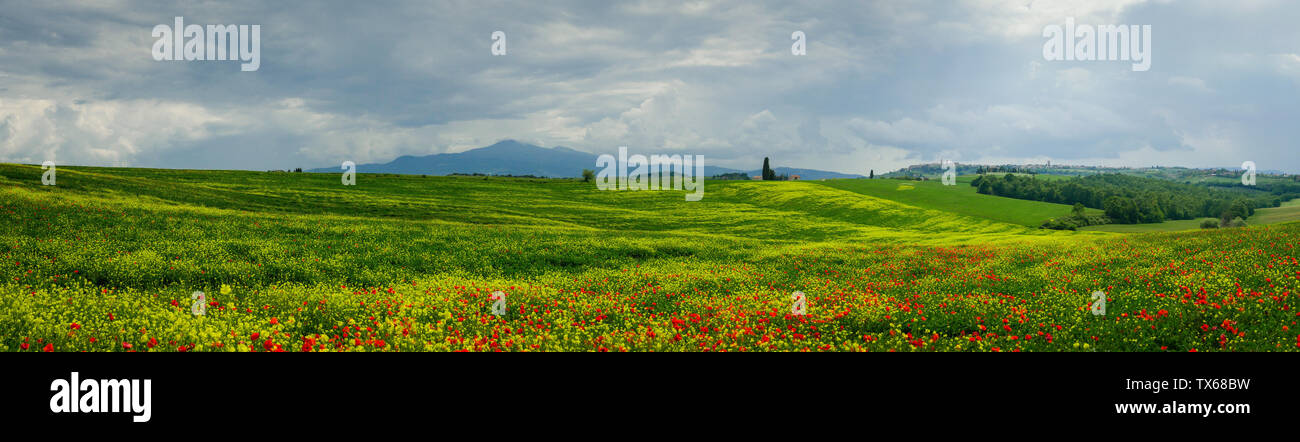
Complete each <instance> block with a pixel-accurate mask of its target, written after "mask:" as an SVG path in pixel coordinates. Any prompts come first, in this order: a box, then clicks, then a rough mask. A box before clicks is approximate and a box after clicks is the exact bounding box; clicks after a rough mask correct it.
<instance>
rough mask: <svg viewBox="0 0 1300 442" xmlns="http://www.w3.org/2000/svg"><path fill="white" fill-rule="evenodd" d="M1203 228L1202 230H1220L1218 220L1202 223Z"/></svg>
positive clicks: (1208, 220)
mask: <svg viewBox="0 0 1300 442" xmlns="http://www.w3.org/2000/svg"><path fill="white" fill-rule="evenodd" d="M1201 228H1202V229H1217V228H1219V220H1217V219H1207V220H1204V221H1201Z"/></svg>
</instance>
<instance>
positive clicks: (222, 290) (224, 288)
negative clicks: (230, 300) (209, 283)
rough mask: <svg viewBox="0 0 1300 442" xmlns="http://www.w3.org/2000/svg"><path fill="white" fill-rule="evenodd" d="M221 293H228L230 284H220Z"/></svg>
mask: <svg viewBox="0 0 1300 442" xmlns="http://www.w3.org/2000/svg"><path fill="white" fill-rule="evenodd" d="M221 294H223V295H229V294H230V286H228V285H225V284H222V285H221Z"/></svg>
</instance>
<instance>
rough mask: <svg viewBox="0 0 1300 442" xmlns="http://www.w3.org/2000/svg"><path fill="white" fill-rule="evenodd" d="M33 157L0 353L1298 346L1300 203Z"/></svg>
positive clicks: (4, 210)
mask: <svg viewBox="0 0 1300 442" xmlns="http://www.w3.org/2000/svg"><path fill="white" fill-rule="evenodd" d="M33 171H35V172H33ZM39 176H40V173H39V168H36V167H31V166H11V165H0V185H2V186H3V187H0V223H2V224H3V225H4V226H5V228H4V229H3V230H2V231H0V232H2V233H0V259H2V261H0V277H3V278H4V282H3V283H2V284H0V290H2V292H0V294H2V295H3V296H0V350H5V351H25V352H40V351H83V350H84V351H225V352H262V351H596V352H601V351H609V352H619V351H976V352H1014V351H1179V352H1186V351H1197V352H1204V351H1297V350H1298V349H1300V332H1297V331H1296V330H1295V327H1296V321H1297V319H1300V317H1298V316H1297V315H1298V313H1297V311H1296V309H1295V306H1294V305H1293V304H1296V303H1297V301H1300V299H1297V297H1296V291H1297V290H1298V289H1300V287H1298V286H1297V284H1300V283H1298V282H1297V278H1298V277H1300V265H1298V263H1297V260H1296V258H1295V257H1294V255H1295V247H1296V243H1297V238H1300V237H1298V236H1297V234H1300V225H1297V224H1281V225H1271V226H1259V227H1250V228H1245V229H1223V230H1212V231H1191V232H1183V233H1153V234H1135V235H1119V234H1105V233H1096V232H1092V233H1076V232H1054V231H1042V230H1039V229H1032V228H1028V227H1025V226H1021V225H1014V224H1007V223H1002V222H998V221H994V220H990V219H985V218H978V217H972V216H963V215H957V214H953V213H947V212H944V211H941V210H934V209H921V208H917V207H913V206H908V205H905V204H901V203H897V202H893V201H888V200H883V199H878V198H874V197H871V196H868V195H863V194H859V193H853V192H848V191H844V190H839V189H835V188H833V187H830V186H824V185H817V184H812V183H800V182H716V183H715V182H710V183H709V184H708V185H709V186H710V187H709V194H708V196H707V197H706V198H705V199H704V200H703V201H700V202H698V203H687V202H684V201H682V198H681V195H680V194H677V193H673V192H640V193H636V192H595V191H594V190H592V189H590V187H591V184H584V183H581V182H577V181H574V180H526V179H500V178H481V177H474V178H471V177H465V178H453V177H428V178H421V177H418V176H416V177H407V176H403V177H397V176H390V177H380V176H373V175H366V174H361V175H358V179H357V181H358V185H357V186H355V187H349V188H344V187H343V186H340V185H339V184H338V183H339V181H338V177H337V175H324V174H322V175H314V174H285V173H257V172H203V171H183V172H182V171H152V170H144V169H132V170H126V169H122V170H114V169H82V168H68V170H67V171H65V170H64V169H62V168H61V169H60V176H59V184H58V186H40V185H39ZM1098 290H1100V291H1103V292H1105V293H1106V298H1107V308H1106V315H1104V316H1098V315H1094V314H1092V313H1091V312H1090V310H1089V303H1090V298H1089V295H1090V294H1091V293H1092V292H1094V291H1098ZM196 291H202V292H204V293H205V298H204V302H205V307H204V308H203V309H202V311H203V314H202V315H196V314H195V313H194V312H195V310H196V309H195V308H194V305H193V302H194V298H192V294H193V293H194V292H196ZM494 291H501V292H503V293H505V294H507V299H508V301H507V302H506V307H505V309H504V314H494V312H493V308H492V304H493V301H492V300H491V299H490V297H491V293H492V292H494ZM794 291H802V292H804V293H806V294H807V297H808V298H807V314H806V315H793V314H791V296H790V294H791V293H792V292H794ZM496 313H502V312H500V311H498V312H496Z"/></svg>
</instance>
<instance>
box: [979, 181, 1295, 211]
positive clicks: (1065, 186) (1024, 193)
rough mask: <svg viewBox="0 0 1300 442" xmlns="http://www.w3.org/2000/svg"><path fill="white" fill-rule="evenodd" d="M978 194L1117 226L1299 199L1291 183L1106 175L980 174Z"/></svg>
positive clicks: (1274, 204)
mask: <svg viewBox="0 0 1300 442" xmlns="http://www.w3.org/2000/svg"><path fill="white" fill-rule="evenodd" d="M971 186H974V187H976V188H977V189H978V191H979V193H982V194H985V195H995V196H1002V197H1008V198H1016V199H1024V200H1033V201H1043V202H1049V203H1058V204H1070V205H1073V204H1076V203H1078V204H1082V205H1083V206H1085V207H1089V208H1093V209H1100V210H1104V211H1105V212H1106V216H1107V217H1109V218H1110V219H1111V221H1112V222H1115V223H1119V224H1139V223H1158V222H1161V221H1164V220H1176V219H1195V218H1204V217H1213V218H1221V219H1228V220H1231V219H1234V218H1236V217H1241V218H1247V217H1249V216H1250V215H1253V214H1254V213H1255V209H1257V208H1264V207H1277V206H1280V205H1281V204H1282V202H1283V201H1287V200H1290V199H1293V198H1297V197H1300V186H1297V185H1293V184H1290V183H1282V184H1272V185H1270V184H1261V185H1259V186H1253V187H1211V186H1205V185H1195V184H1188V183H1179V182H1174V181H1168V180H1161V179H1156V178H1146V177H1140V176H1134V175H1126V174H1118V173H1107V174H1097V175H1088V176H1083V177H1077V178H1071V179H1064V180H1039V179H1034V178H1033V177H1028V176H1018V175H1011V174H1008V175H1003V176H998V175H980V176H979V177H976V178H975V180H973V181H971Z"/></svg>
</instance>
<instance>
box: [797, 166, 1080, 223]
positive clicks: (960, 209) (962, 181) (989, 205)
mask: <svg viewBox="0 0 1300 442" xmlns="http://www.w3.org/2000/svg"><path fill="white" fill-rule="evenodd" d="M974 177H975V176H974V175H963V176H959V177H957V185H955V186H944V185H943V183H941V182H939V181H934V180H931V181H903V180H891V179H884V180H833V181H818V182H817V183H818V184H822V185H825V186H828V187H833V188H836V189H841V190H847V191H850V192H854V193H860V194H863V195H870V196H873V197H876V198H881V199H887V200H890V201H896V202H899V203H903V204H907V205H911V206H915V207H921V208H926V209H930V210H939V211H944V212H951V213H956V214H960V215H966V216H971V217H977V218H985V219H990V220H994V221H1000V222H1004V223H1011V224H1019V225H1022V226H1027V227H1038V226H1040V225H1042V224H1043V221H1046V220H1048V219H1051V218H1056V217H1059V216H1065V215H1069V214H1070V209H1071V207H1070V206H1067V205H1064V204H1053V203H1044V202H1040V201H1027V200H1018V199H1013V198H1002V197H997V196H991V195H981V194H979V193H977V192H976V189H975V188H974V187H971V185H970V182H971V180H972V179H974ZM1088 213H1089V214H1103V213H1104V212H1102V211H1101V210H1096V209H1088Z"/></svg>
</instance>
